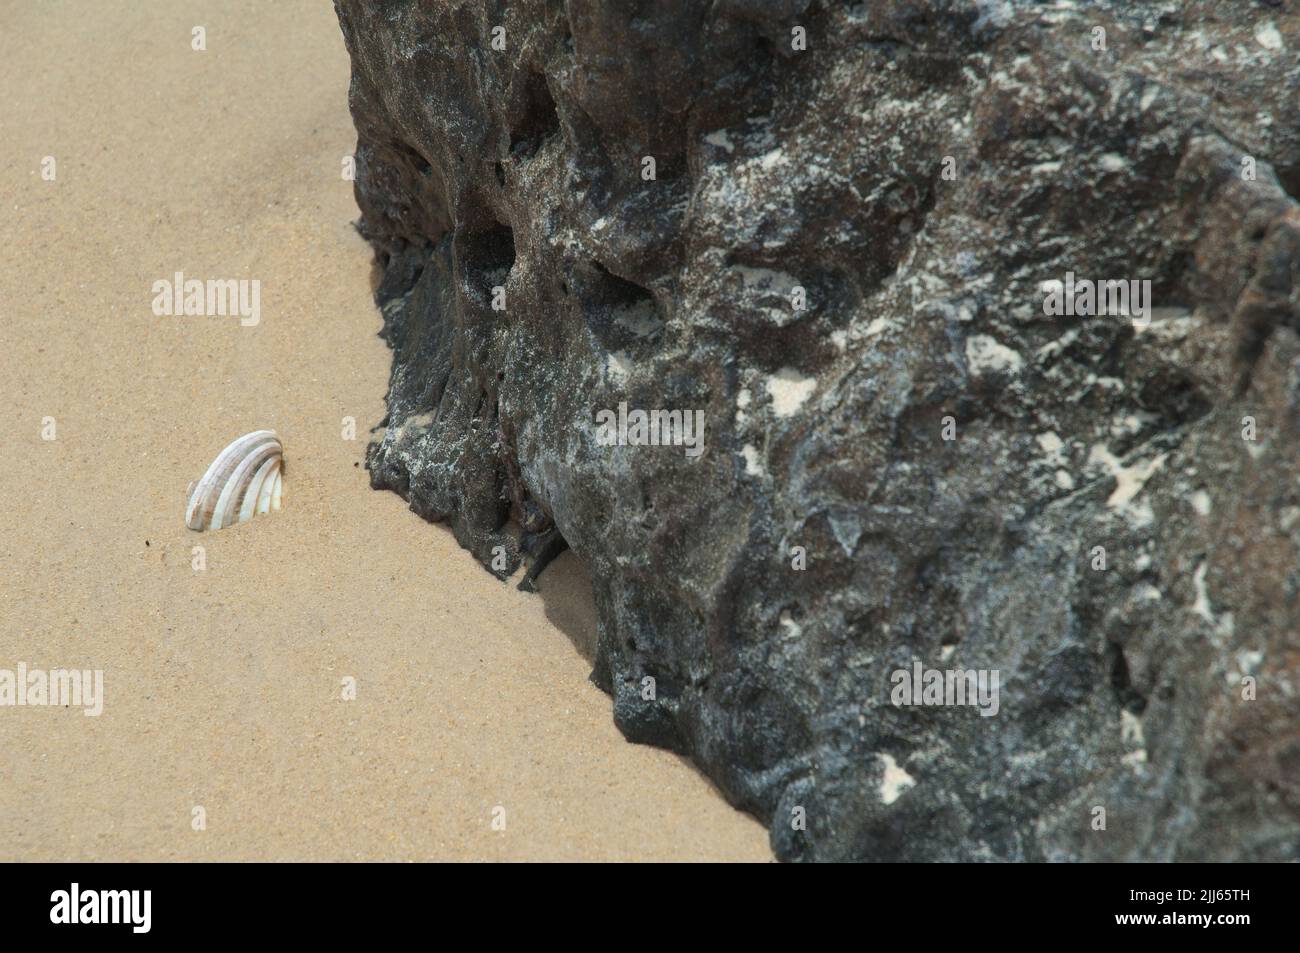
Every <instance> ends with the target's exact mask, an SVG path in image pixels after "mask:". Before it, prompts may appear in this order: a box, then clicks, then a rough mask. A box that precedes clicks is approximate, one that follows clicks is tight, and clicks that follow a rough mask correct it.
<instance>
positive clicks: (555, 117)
mask: <svg viewBox="0 0 1300 953" xmlns="http://www.w3.org/2000/svg"><path fill="white" fill-rule="evenodd" d="M520 98H521V102H520V105H519V119H518V120H517V121H516V122H515V123H514V125H513V126H512V128H511V130H510V154H511V155H512V156H515V157H517V158H520V159H531V158H532V157H533V156H534V155H536V153H537V150H538V149H540V148H541V147H542V143H543V142H545V141H546V140H547V139H548V138H549V137H551V136H553V135H555V134H556V133H558V132H559V131H560V114H559V112H558V110H556V108H555V99H554V98H553V97H552V96H551V91H550V89H549V88H548V87H547V85H546V77H545V76H543V75H542V74H541V73H529V74H528V79H527V80H525V82H524V87H523V90H522V92H521V95H520Z"/></svg>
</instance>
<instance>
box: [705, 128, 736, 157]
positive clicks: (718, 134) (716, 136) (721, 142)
mask: <svg viewBox="0 0 1300 953" xmlns="http://www.w3.org/2000/svg"><path fill="white" fill-rule="evenodd" d="M704 141H705V142H707V143H708V144H709V145H711V146H717V147H718V148H720V149H726V150H727V151H728V152H731V151H732V150H734V149H735V148H736V147H735V146H734V145H733V144H732V142H731V137H730V136H728V135H727V130H725V129H716V130H714V131H713V132H711V133H709V134H708V135H707V136H705V137H704Z"/></svg>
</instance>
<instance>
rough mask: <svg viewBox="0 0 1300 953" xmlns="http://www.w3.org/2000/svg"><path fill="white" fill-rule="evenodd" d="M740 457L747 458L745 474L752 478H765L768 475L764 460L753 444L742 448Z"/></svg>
mask: <svg viewBox="0 0 1300 953" xmlns="http://www.w3.org/2000/svg"><path fill="white" fill-rule="evenodd" d="M740 455H741V456H742V457H744V458H745V472H746V473H748V474H749V475H750V476H763V475H764V474H765V473H767V469H766V468H765V467H764V466H763V458H762V457H761V456H760V455H759V452H758V448H757V447H755V446H754V445H753V444H752V443H747V444H745V445H744V446H743V447H741V448H740Z"/></svg>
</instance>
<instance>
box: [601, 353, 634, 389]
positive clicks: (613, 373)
mask: <svg viewBox="0 0 1300 953" xmlns="http://www.w3.org/2000/svg"><path fill="white" fill-rule="evenodd" d="M631 373H632V359H631V357H629V356H628V354H627V352H625V351H611V352H610V354H609V356H608V357H606V358H605V375H606V377H608V378H609V379H610V380H612V381H616V382H618V383H620V384H621V383H623V382H624V381H626V380H627V379H628V377H629V376H630V375H631Z"/></svg>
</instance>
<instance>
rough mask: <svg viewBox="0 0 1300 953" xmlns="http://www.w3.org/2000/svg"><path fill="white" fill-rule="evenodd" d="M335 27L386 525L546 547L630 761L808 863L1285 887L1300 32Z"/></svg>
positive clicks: (375, 456)
mask: <svg viewBox="0 0 1300 953" xmlns="http://www.w3.org/2000/svg"><path fill="white" fill-rule="evenodd" d="M336 6H337V9H338V14H339V20H340V23H341V24H342V28H343V33H344V36H345V38H346V41H347V45H348V49H349V52H350V54H351V57H352V63H353V76H352V87H351V107H352V112H353V115H354V117H355V121H356V125H357V130H358V134H359V141H358V145H357V152H356V155H357V161H358V176H357V180H356V195H357V200H358V203H359V205H360V208H361V212H362V217H361V221H360V228H361V231H362V233H363V234H364V235H365V236H366V238H367V239H369V241H370V242H371V243H372V244H373V246H374V248H375V250H376V254H377V257H378V261H379V263H380V265H381V266H382V268H383V278H382V282H381V284H380V285H379V288H378V291H377V294H376V297H377V301H378V303H379V305H380V306H381V308H382V311H383V316H384V322H385V327H384V332H383V333H384V335H385V337H386V338H387V340H388V342H389V344H390V345H391V346H392V348H393V351H394V358H393V370H392V378H391V381H390V385H389V392H388V416H387V419H386V420H385V421H384V424H385V425H386V430H384V431H383V433H382V437H381V438H379V439H378V440H377V441H376V443H374V444H373V445H372V447H371V452H370V456H369V467H370V470H371V479H372V482H373V485H374V486H376V487H381V488H388V489H392V490H395V491H397V492H398V493H401V494H402V495H403V496H404V497H406V498H407V499H408V500H409V501H410V504H411V507H412V509H414V510H415V511H416V512H418V513H420V514H421V515H423V516H425V517H427V518H429V519H433V520H446V521H448V522H449V523H450V525H451V527H452V528H453V529H454V531H455V533H456V536H457V538H458V539H459V540H460V541H461V543H462V544H463V545H464V546H466V547H467V548H468V549H470V550H471V551H472V552H473V554H474V555H475V556H476V557H477V558H478V559H479V560H481V561H482V562H483V563H484V565H485V566H488V567H492V565H493V556H494V547H504V549H503V550H495V552H496V553H497V554H498V555H499V554H500V553H502V552H504V553H505V554H506V564H505V566H504V568H502V563H501V561H500V560H499V559H498V561H497V564H496V568H497V570H498V575H502V576H503V577H504V576H506V575H509V574H510V573H511V572H513V570H514V569H515V568H516V567H517V566H518V564H519V561H520V559H521V558H523V557H522V554H521V547H522V548H531V549H532V550H535V551H540V550H541V549H542V548H544V546H545V545H546V544H547V543H548V542H551V543H553V542H554V541H555V540H556V539H557V538H558V537H557V535H556V534H557V533H558V536H559V537H562V538H563V540H564V541H566V542H567V543H568V545H569V546H570V547H571V548H572V550H573V551H574V552H575V553H576V554H577V555H578V556H579V557H580V558H581V559H582V560H583V562H584V563H585V564H586V566H587V567H588V569H589V570H590V572H591V575H592V578H593V584H594V588H595V597H596V602H597V608H598V613H599V627H600V631H599V648H598V654H597V660H596V665H595V671H594V672H593V678H594V679H595V680H596V682H597V683H598V684H599V685H601V686H602V687H603V688H605V689H606V690H607V691H609V692H610V693H611V694H612V695H613V698H614V717H615V719H616V721H617V723H618V725H619V727H620V728H621V729H622V731H623V732H624V733H625V734H626V735H627V737H628V738H629V739H632V740H635V741H643V742H650V743H654V744H658V745H665V746H669V747H672V748H675V749H677V750H680V751H683V752H686V753H689V754H690V756H691V757H693V758H694V759H695V761H696V762H697V763H698V764H699V765H700V766H701V767H702V768H703V769H704V770H705V771H706V772H707V773H708V774H709V775H710V776H711V777H712V778H713V779H714V780H715V781H716V782H717V784H718V785H719V787H720V788H721V790H722V791H723V792H724V793H725V794H726V795H727V797H728V798H730V799H731V800H732V801H733V802H734V803H736V804H737V805H740V806H742V807H744V808H746V809H748V810H750V811H753V812H754V813H756V814H757V815H759V816H760V817H762V818H764V819H765V820H767V821H769V822H770V826H771V831H772V843H773V846H774V849H775V850H776V852H777V855H778V856H779V857H781V858H783V859H818V860H840V859H862V860H1138V859H1143V860H1245V859H1249V860H1297V859H1300V602H1298V597H1300V569H1298V568H1297V567H1298V561H1297V554H1298V551H1300V457H1298V455H1297V452H1298V451H1300V439H1298V437H1300V434H1298V432H1297V421H1298V420H1300V207H1298V206H1297V204H1296V201H1295V196H1296V195H1297V194H1300V12H1298V9H1297V5H1296V4H1294V3H1291V2H1289V0H1287V2H1283V0H1278V2H1271V3H1270V2H1250V0H1186V2H1165V3H1152V2H1120V0H1113V2H1099V3H1089V4H1085V3H1070V2H1062V3H1055V4H1050V5H1048V4H1040V3H1031V2H1024V0H1017V2H1007V0H880V2H871V3H861V4H852V3H844V4H837V3H814V2H808V0H780V2H777V0H766V2H764V0H722V2H717V3H708V4H704V3H695V4H691V3H671V2H649V3H631V2H595V0H570V2H562V0H549V2H513V3H510V4H508V5H507V4H505V3H500V2H473V3H470V2H465V3H455V2H434V0H385V2H379V0H336ZM496 27H502V28H504V30H503V32H502V31H494V28H496ZM796 28H801V29H802V31H803V35H804V36H805V37H806V48H804V49H796V48H795V47H797V46H798V45H799V36H800V33H799V30H798V29H796ZM1098 29H1100V30H1102V31H1104V49H1102V48H1100V40H1101V39H1102V35H1101V34H1099V33H1098ZM494 37H495V38H496V39H497V40H498V45H501V42H502V41H503V44H504V48H503V49H497V48H494V45H493V40H494ZM646 157H652V158H653V159H654V172H655V177H654V178H653V179H652V180H651V179H647V178H646V177H645V170H646V168H647V164H646V163H645V161H644V160H645V159H646ZM1252 172H1253V175H1252ZM1070 272H1072V273H1073V274H1074V275H1075V276H1076V277H1077V278H1080V279H1091V280H1126V281H1127V280H1136V281H1141V280H1149V281H1150V282H1151V294H1152V299H1153V303H1154V306H1155V308H1154V311H1153V312H1152V314H1151V315H1150V322H1149V324H1147V325H1146V326H1142V325H1143V324H1144V323H1145V322H1143V321H1141V320H1135V319H1134V318H1130V317H1124V316H1122V315H1101V316H1051V315H1048V314H1045V313H1044V298H1045V289H1048V288H1050V287H1051V285H1050V282H1053V281H1064V280H1065V279H1066V276H1067V273H1070ZM497 287H500V288H503V289H504V304H505V307H504V310H497V309H494V308H493V298H494V291H493V289H494V288H497ZM799 289H803V293H804V295H805V296H806V306H805V307H803V308H802V309H800V308H798V307H797V306H796V301H797V298H798V297H799ZM497 303H498V304H500V303H501V302H500V299H499V297H498V300H497ZM620 402H626V403H627V405H628V406H629V407H630V408H643V409H682V410H694V409H700V410H703V411H704V412H705V420H706V430H705V438H704V439H705V447H706V449H705V452H704V453H703V454H702V455H700V456H699V457H697V458H691V457H689V456H688V455H687V454H685V453H684V452H683V449H682V448H681V447H671V446H669V447H645V446H613V447H611V446H602V445H600V444H598V442H597V428H596V424H595V419H596V414H597V413H598V412H599V411H600V410H603V409H617V408H618V406H619V404H620ZM948 437H951V438H952V439H946V438H948ZM1252 437H1253V439H1250V438H1252ZM1099 547H1100V549H1099ZM801 553H802V554H804V556H803V558H804V559H805V560H806V563H805V564H804V565H805V568H803V569H799V568H796V567H797V565H799V564H800V562H801V556H800V554H801ZM1103 561H1104V562H1103ZM1102 565H1104V567H1105V568H1104V569H1103V568H1100V567H1101V566H1102ZM918 661H919V662H920V663H922V665H923V666H924V667H925V668H927V669H941V670H946V669H962V670H968V669H970V670H976V669H984V670H997V671H998V672H999V673H1000V696H999V705H998V711H997V714H996V715H994V716H991V717H983V716H981V715H980V713H979V712H978V711H977V710H976V709H975V708H973V707H970V706H934V707H927V706H896V705H894V704H893V703H892V702H891V691H892V689H893V684H894V683H893V681H892V679H891V676H892V673H893V672H895V671H896V670H911V668H912V666H913V664H914V663H915V662H918ZM647 677H648V678H653V679H654V689H655V691H654V697H653V699H649V698H647V697H646V696H647V695H648V694H649V693H648V692H647V691H646V690H645V687H646V686H647V685H648V684H649V683H647V682H646V681H645V679H646V678H647ZM1252 690H1253V692H1254V696H1255V697H1254V699H1253V700H1250V699H1249V698H1243V695H1246V696H1249V695H1250V694H1251V692H1252ZM648 783H650V782H649V781H648ZM1097 808H1104V809H1105V829H1104V830H1098V829H1096V822H1097V818H1098V817H1099V815H1098V813H1097V810H1096V809H1097ZM800 809H802V810H800ZM800 816H802V817H804V818H806V821H805V825H806V829H799V828H800V825H799V824H798V823H797V820H798V818H799V817H800Z"/></svg>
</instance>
